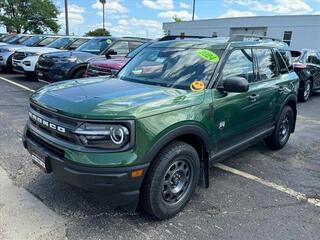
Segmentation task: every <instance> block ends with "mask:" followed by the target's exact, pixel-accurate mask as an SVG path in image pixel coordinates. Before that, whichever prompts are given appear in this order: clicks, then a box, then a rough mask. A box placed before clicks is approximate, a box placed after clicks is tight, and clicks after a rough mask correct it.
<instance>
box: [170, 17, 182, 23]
mask: <svg viewBox="0 0 320 240" xmlns="http://www.w3.org/2000/svg"><path fill="white" fill-rule="evenodd" d="M172 19H173V21H175V22H182V19H181V18H180V17H178V16H177V15H174V16H173V17H172Z"/></svg>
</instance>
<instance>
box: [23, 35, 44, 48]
mask: <svg viewBox="0 0 320 240" xmlns="http://www.w3.org/2000/svg"><path fill="white" fill-rule="evenodd" d="M42 38H43V37H41V36H32V37H30V38H28V39H27V40H25V41H24V42H23V43H22V44H23V45H25V46H29V47H30V46H33V45H34V44H35V43H37V42H38V41H39V40H40V39H42Z"/></svg>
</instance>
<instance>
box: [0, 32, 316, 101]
mask: <svg viewBox="0 0 320 240" xmlns="http://www.w3.org/2000/svg"><path fill="white" fill-rule="evenodd" d="M176 37H180V36H166V37H164V38H161V39H157V40H150V39H145V38H132V37H131V38H129V37H123V38H114V37H76V36H49V35H48V36H46V35H28V34H16V35H14V34H2V35H0V68H6V69H13V70H14V71H15V72H18V73H23V74H25V75H27V76H29V77H30V76H31V77H34V78H37V79H38V80H42V81H46V82H49V83H51V82H57V81H63V80H67V79H75V78H83V77H94V76H104V75H114V74H116V73H117V71H119V70H120V69H121V68H122V67H123V66H124V65H125V64H126V63H127V62H128V61H129V60H130V59H131V58H133V57H134V56H135V55H136V54H137V53H139V52H140V51H142V50H143V49H144V48H146V47H147V46H149V45H150V44H152V43H153V42H154V41H166V40H173V39H175V38H176ZM189 38H190V37H189ZM193 38H199V37H197V36H194V37H193ZM293 61H294V62H293V63H287V64H288V65H289V66H292V67H293V68H294V70H295V72H296V73H297V74H298V76H299V78H300V85H299V100H300V101H302V102H306V101H308V99H309V97H310V95H311V93H312V92H313V91H315V90H318V89H320V51H316V50H307V49H304V50H301V51H296V54H295V58H294V59H293Z"/></svg>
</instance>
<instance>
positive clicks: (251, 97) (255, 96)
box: [249, 94, 259, 102]
mask: <svg viewBox="0 0 320 240" xmlns="http://www.w3.org/2000/svg"><path fill="white" fill-rule="evenodd" d="M258 97H259V94H252V95H250V96H249V100H250V101H251V102H256V101H257V98H258Z"/></svg>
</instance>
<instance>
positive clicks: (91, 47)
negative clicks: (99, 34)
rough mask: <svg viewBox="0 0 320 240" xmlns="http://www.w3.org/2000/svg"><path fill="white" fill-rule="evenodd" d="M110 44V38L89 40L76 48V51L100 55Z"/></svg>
mask: <svg viewBox="0 0 320 240" xmlns="http://www.w3.org/2000/svg"><path fill="white" fill-rule="evenodd" d="M111 43H112V39H110V38H107V39H106V38H103V39H101V38H98V39H91V40H90V41H88V42H86V43H85V44H83V45H81V46H80V47H78V48H77V49H76V51H80V52H88V53H92V54H97V55H98V54H101V53H102V52H103V51H104V50H105V49H106V48H107V47H108V46H109V45H110V44H111Z"/></svg>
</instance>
